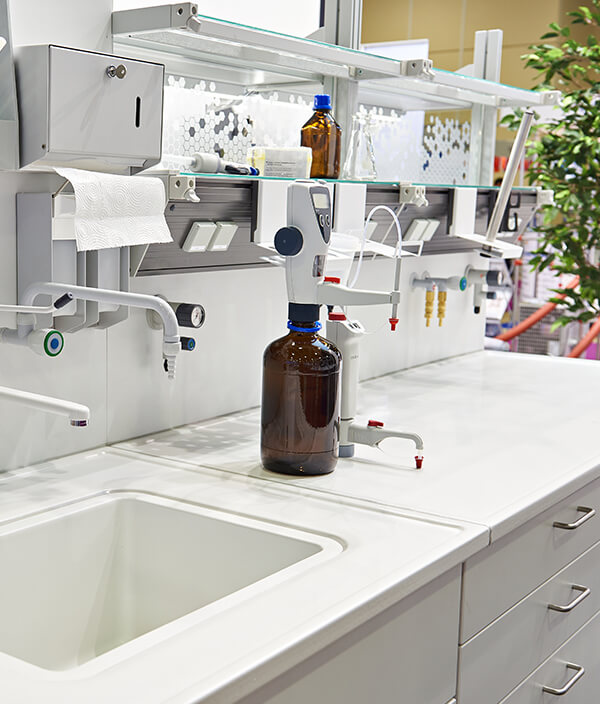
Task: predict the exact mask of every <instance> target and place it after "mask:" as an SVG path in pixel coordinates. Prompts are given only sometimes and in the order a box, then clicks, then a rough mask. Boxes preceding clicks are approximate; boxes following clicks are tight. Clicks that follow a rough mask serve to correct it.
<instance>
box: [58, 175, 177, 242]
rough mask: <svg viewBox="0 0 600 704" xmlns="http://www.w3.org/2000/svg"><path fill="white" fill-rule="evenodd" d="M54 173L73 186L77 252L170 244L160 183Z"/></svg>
mask: <svg viewBox="0 0 600 704" xmlns="http://www.w3.org/2000/svg"><path fill="white" fill-rule="evenodd" d="M55 171H56V172H57V173H58V174H60V175H61V176H63V177H64V178H66V179H68V180H69V181H70V182H71V183H72V184H73V190H74V191H75V238H76V240H77V250H78V251H79V252H86V251H89V250H93V249H107V248H109V247H126V246H129V245H136V244H154V243H160V242H172V241H173V238H172V237H171V233H170V232H169V228H168V226H167V221H166V220H165V215H164V210H165V206H166V203H167V199H166V195H165V187H164V185H163V182H162V181H161V180H160V179H158V178H152V177H149V176H115V175H113V174H104V173H96V172H95V171H83V170H82V169H67V168H58V167H56V168H55Z"/></svg>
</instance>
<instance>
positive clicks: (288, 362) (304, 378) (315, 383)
mask: <svg viewBox="0 0 600 704" xmlns="http://www.w3.org/2000/svg"><path fill="white" fill-rule="evenodd" d="M294 308H296V309H303V310H302V311H301V312H300V314H298V313H297V314H296V315H292V316H290V317H291V320H290V321H289V322H288V328H289V330H290V332H289V334H288V335H286V336H285V337H282V338H280V339H279V340H275V341H274V342H272V343H271V344H270V345H269V346H268V347H267V349H266V350H265V354H264V358H263V393H262V415H261V458H262V463H263V466H264V467H265V468H266V469H269V470H271V471H273V472H280V473H283V474H299V475H308V474H328V473H329V472H332V471H333V470H334V469H335V465H336V463H337V458H338V443H339V437H338V434H339V378H340V363H341V359H342V356H341V354H340V352H339V351H338V350H337V348H336V347H335V346H334V345H333V344H332V343H331V342H329V341H328V340H326V339H324V338H323V337H321V336H320V335H319V334H318V331H319V330H320V328H321V326H320V324H319V323H318V322H314V318H318V311H319V307H318V306H308V305H306V306H295V305H294V304H290V309H294ZM306 309H313V310H312V315H310V314H303V313H305V312H306ZM315 310H316V313H315ZM307 317H309V318H310V317H312V318H313V320H311V321H307V320H302V319H300V320H298V319H297V318H307Z"/></svg>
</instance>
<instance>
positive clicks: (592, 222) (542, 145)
mask: <svg viewBox="0 0 600 704" xmlns="http://www.w3.org/2000/svg"><path fill="white" fill-rule="evenodd" d="M568 16H569V17H570V23H571V25H578V24H580V25H587V26H588V27H590V30H591V29H592V28H594V29H595V30H597V29H598V28H600V0H588V6H582V7H580V8H579V9H578V10H576V11H574V12H569V13H568ZM550 30H551V31H549V32H547V33H546V34H544V35H543V36H542V37H541V40H542V41H543V40H546V39H552V40H555V42H556V43H555V44H546V43H543V44H535V45H533V46H530V47H529V48H530V53H529V54H526V55H525V56H523V57H522V59H523V60H524V61H525V65H526V66H527V67H529V68H533V69H535V70H536V71H538V74H539V83H538V84H537V85H536V87H535V89H536V90H548V89H554V90H556V89H559V90H560V91H562V93H563V97H562V100H561V103H560V105H561V108H562V113H561V112H560V111H558V110H557V111H556V117H552V118H551V119H548V120H546V121H544V122H538V123H537V124H536V125H535V127H534V129H533V131H532V134H531V136H530V141H529V143H528V150H527V156H528V157H529V158H531V160H532V161H531V166H530V167H529V169H528V174H527V176H528V180H529V182H530V183H531V184H536V185H538V186H541V187H542V188H549V189H551V190H553V191H554V200H555V204H554V205H553V206H545V207H544V211H543V222H542V223H541V224H539V225H537V226H536V228H535V229H536V230H537V232H538V233H539V235H540V237H539V247H538V249H537V251H535V252H534V257H533V259H532V260H531V264H532V266H533V267H534V268H536V269H538V270H539V271H541V270H543V269H545V268H547V267H549V266H552V268H553V269H554V270H555V271H556V272H557V273H567V274H578V275H579V277H580V286H579V288H577V289H575V290H569V292H568V294H567V297H566V299H565V300H564V302H563V305H564V314H563V315H562V316H561V317H560V319H559V322H560V324H563V325H564V324H566V323H568V322H570V321H572V320H580V321H583V322H585V321H589V320H592V319H593V318H595V317H597V316H598V315H600V266H599V264H598V260H599V258H600V190H599V189H600V44H599V43H598V41H597V39H596V37H595V36H594V34H590V36H589V37H588V38H587V41H586V42H585V43H583V44H582V43H580V42H578V41H576V40H575V39H573V38H572V31H571V27H569V26H565V27H561V26H560V25H559V24H557V23H556V22H553V23H552V24H551V25H550ZM520 119H521V114H520V112H519V111H517V112H515V113H514V114H512V115H508V116H507V117H505V118H504V119H503V120H502V121H501V124H504V125H506V126H508V127H509V128H511V129H516V128H517V127H518V125H519V122H520Z"/></svg>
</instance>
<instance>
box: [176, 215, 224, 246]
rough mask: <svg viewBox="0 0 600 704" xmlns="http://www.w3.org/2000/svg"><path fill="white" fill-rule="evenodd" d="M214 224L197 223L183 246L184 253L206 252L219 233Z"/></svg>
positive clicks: (192, 227)
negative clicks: (216, 233) (214, 236)
mask: <svg viewBox="0 0 600 704" xmlns="http://www.w3.org/2000/svg"><path fill="white" fill-rule="evenodd" d="M217 229H218V228H217V225H216V224H215V223H214V222H195V223H193V224H192V226H191V227H190V231H189V232H188V234H187V237H186V238H185V242H184V243H183V245H182V249H183V250H184V252H206V250H207V249H208V245H209V244H210V241H211V240H212V238H213V235H214V234H215V232H216V231H217Z"/></svg>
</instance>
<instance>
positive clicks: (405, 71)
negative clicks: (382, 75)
mask: <svg viewBox="0 0 600 704" xmlns="http://www.w3.org/2000/svg"><path fill="white" fill-rule="evenodd" d="M400 72H401V73H400V75H401V76H411V77H413V78H431V79H433V78H434V77H435V76H434V73H433V61H432V60H431V59H406V60H405V61H402V62H401V66H400Z"/></svg>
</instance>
